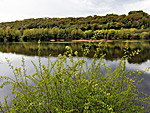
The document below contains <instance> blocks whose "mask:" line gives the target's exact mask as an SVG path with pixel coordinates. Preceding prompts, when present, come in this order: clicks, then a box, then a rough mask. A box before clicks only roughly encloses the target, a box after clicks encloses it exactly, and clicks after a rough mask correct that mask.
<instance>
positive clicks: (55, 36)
mask: <svg viewBox="0 0 150 113" xmlns="http://www.w3.org/2000/svg"><path fill="white" fill-rule="evenodd" d="M39 39H40V40H42V41H50V40H55V41H61V40H63V41H65V40H78V39H97V40H99V39H109V40H114V39H150V15H149V14H148V13H146V12H143V11H142V10H140V11H130V12H129V13H128V15H125V14H123V15H117V14H107V15H106V16H98V15H94V16H87V17H77V18H74V17H68V18H38V19H34V18H31V19H24V20H22V21H18V20H17V21H13V22H2V23H0V41H1V42H7V41H9V42H11V41H37V40H39Z"/></svg>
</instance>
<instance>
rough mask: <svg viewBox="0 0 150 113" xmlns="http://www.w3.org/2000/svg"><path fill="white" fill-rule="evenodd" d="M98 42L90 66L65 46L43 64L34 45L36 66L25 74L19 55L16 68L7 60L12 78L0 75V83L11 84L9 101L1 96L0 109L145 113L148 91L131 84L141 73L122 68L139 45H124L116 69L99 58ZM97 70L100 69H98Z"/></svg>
mask: <svg viewBox="0 0 150 113" xmlns="http://www.w3.org/2000/svg"><path fill="white" fill-rule="evenodd" d="M91 44H92V43H90V44H89V45H87V46H86V47H85V48H84V49H82V51H83V53H84V55H85V56H86V55H87V54H90V51H89V48H90V46H91ZM100 45H101V44H98V45H97V49H96V51H95V54H94V56H93V61H92V62H91V64H90V65H89V64H88V62H87V60H86V57H82V58H80V57H79V56H78V52H77V51H73V50H72V49H71V47H69V46H66V49H67V51H66V52H65V53H64V54H60V55H58V58H57V59H56V61H51V60H50V58H51V57H49V59H48V65H43V64H41V59H40V45H39V47H38V48H39V51H38V54H39V65H35V64H34V62H33V65H34V67H35V69H36V72H35V73H34V74H33V75H27V74H26V69H25V61H24V58H23V59H22V67H20V68H15V67H13V66H12V64H11V62H10V61H9V60H8V59H7V62H8V64H9V66H10V68H11V69H12V70H13V73H14V76H15V77H14V79H12V78H9V77H6V76H1V78H2V79H4V80H5V81H4V82H3V84H1V87H3V86H4V85H6V84H11V85H12V94H14V95H15V96H14V98H13V99H12V100H11V101H12V105H11V106H10V105H9V104H8V102H7V99H6V100H5V102H4V103H3V104H2V103H1V104H0V112H3V113H5V112H10V113H11V112H12V113H18V112H33V113H34V112H37V113H44V112H46V113H52V112H62V113H66V112H68V113H72V112H77V113H78V112H83V113H87V112H103V113H123V112H126V113H131V112H135V113H138V112H139V113H147V112H150V109H149V107H150V104H149V102H148V101H149V96H147V95H146V94H143V93H142V92H139V91H138V89H137V88H136V86H137V85H138V84H139V83H140V82H141V81H142V79H140V78H139V77H140V75H142V74H143V72H142V71H138V70H135V71H133V70H127V67H126V60H127V59H130V57H134V55H135V54H139V53H140V50H136V51H133V52H131V53H129V52H128V47H126V48H125V49H124V56H123V57H122V59H121V60H120V62H119V64H118V66H117V68H115V69H114V70H111V67H107V66H106V64H105V62H104V56H105V54H103V53H102V52H101V47H100ZM73 54H75V56H76V57H73ZM97 56H100V58H97ZM102 69H105V71H106V74H103V73H102V72H101V70H102ZM31 81H32V82H31Z"/></svg>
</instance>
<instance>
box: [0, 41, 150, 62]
mask: <svg viewBox="0 0 150 113" xmlns="http://www.w3.org/2000/svg"><path fill="white" fill-rule="evenodd" d="M125 45H126V43H124V42H110V43H105V44H102V45H101V47H102V48H103V47H104V46H105V49H103V50H102V51H103V53H106V56H105V58H106V60H111V61H113V60H116V59H120V58H121V57H122V56H123V54H124V48H125ZM66 46H71V47H72V49H73V51H78V52H79V56H82V52H81V46H82V47H84V46H85V43H71V42H63V43H41V56H48V55H49V54H51V55H52V56H57V55H58V54H63V53H64V52H65V51H66V49H65V47H66ZM95 49H96V44H95V45H94V46H92V47H91V48H90V51H91V53H90V54H89V55H88V56H87V57H88V58H92V57H93V54H94V52H95ZM137 49H140V50H142V52H141V53H140V54H139V55H136V56H135V57H134V58H132V59H130V60H129V62H130V63H143V62H146V61H147V60H149V59H150V55H149V54H150V41H145V42H135V43H129V50H130V51H134V50H137ZM37 51H38V46H37V43H28V42H26V43H0V52H2V53H16V54H22V55H27V56H37V55H38V52H37Z"/></svg>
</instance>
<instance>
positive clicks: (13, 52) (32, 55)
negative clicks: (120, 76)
mask: <svg viewBox="0 0 150 113" xmlns="http://www.w3.org/2000/svg"><path fill="white" fill-rule="evenodd" d="M104 45H105V48H104ZM125 45H126V43H123V42H111V43H105V44H102V45H101V48H102V50H101V52H102V53H104V54H106V56H105V58H104V59H105V63H106V64H107V66H110V67H112V70H114V69H115V68H116V67H117V64H118V63H119V61H120V58H121V57H122V56H123V54H124V48H125ZM66 46H71V47H72V49H73V51H78V52H79V56H80V57H82V52H81V46H82V47H83V48H84V47H85V43H71V42H61V43H57V42H54V43H41V61H42V64H45V65H47V60H48V55H49V54H51V60H52V61H55V60H56V58H57V55H58V54H60V53H61V54H63V53H64V52H65V51H66V49H65V47H66ZM95 48H96V45H94V46H92V47H90V50H91V53H90V54H89V55H88V56H87V61H88V63H89V65H90V63H91V62H92V56H93V54H94V51H95ZM137 49H139V50H141V53H140V54H138V55H136V56H134V57H133V58H131V59H130V60H128V61H127V65H126V66H127V69H133V70H135V69H138V70H145V68H147V67H149V66H150V42H149V41H145V42H135V43H129V51H134V50H137ZM6 57H7V58H8V59H9V60H10V61H11V62H12V65H13V66H14V67H20V66H21V64H22V62H21V59H22V57H24V58H25V65H26V69H27V74H30V75H32V74H33V73H34V72H35V69H34V67H33V65H32V63H31V61H33V62H34V63H35V64H37V65H38V44H37V43H0V75H2V76H4V75H6V76H10V77H13V73H12V70H10V69H9V66H8V64H7V61H6V59H5V58H6ZM101 71H103V70H101ZM103 73H105V72H103ZM141 77H143V78H144V80H143V81H142V83H141V84H140V85H138V89H139V90H140V91H142V92H144V93H147V94H148V95H150V82H149V81H150V72H146V73H145V74H144V75H142V76H141ZM0 83H2V81H1V80H0ZM10 90H11V87H10V86H9V85H7V86H5V87H4V88H3V89H0V101H2V102H3V100H4V96H6V95H11V91H10Z"/></svg>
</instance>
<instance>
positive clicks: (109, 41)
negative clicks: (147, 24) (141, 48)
mask: <svg viewBox="0 0 150 113" xmlns="http://www.w3.org/2000/svg"><path fill="white" fill-rule="evenodd" d="M101 41H103V42H116V41H121V42H141V41H140V40H84V39H83V40H72V42H101Z"/></svg>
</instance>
